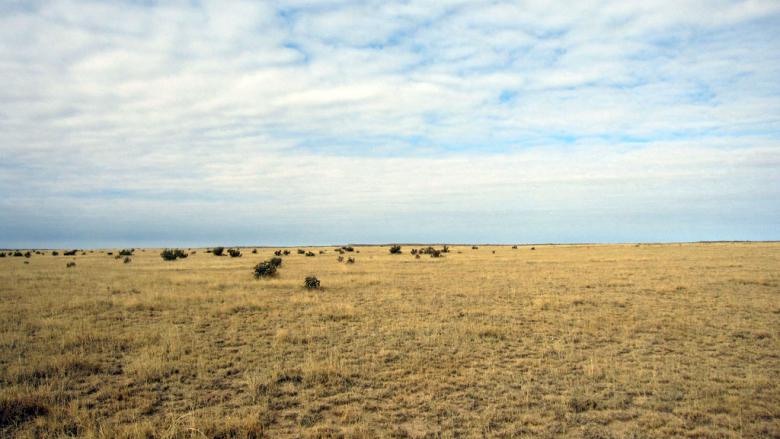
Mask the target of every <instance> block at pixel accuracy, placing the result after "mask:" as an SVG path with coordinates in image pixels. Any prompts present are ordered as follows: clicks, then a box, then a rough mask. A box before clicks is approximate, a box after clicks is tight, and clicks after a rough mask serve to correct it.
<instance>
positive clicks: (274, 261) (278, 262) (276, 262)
mask: <svg viewBox="0 0 780 439" xmlns="http://www.w3.org/2000/svg"><path fill="white" fill-rule="evenodd" d="M268 262H270V263H271V265H273V266H274V267H277V268H278V267H281V266H282V258H279V257H273V258H271V259H269V260H268Z"/></svg>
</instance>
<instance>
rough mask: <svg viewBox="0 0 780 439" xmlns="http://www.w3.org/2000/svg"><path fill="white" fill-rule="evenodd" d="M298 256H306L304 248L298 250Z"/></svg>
mask: <svg viewBox="0 0 780 439" xmlns="http://www.w3.org/2000/svg"><path fill="white" fill-rule="evenodd" d="M298 254H299V255H305V254H306V250H304V249H302V248H299V249H298Z"/></svg>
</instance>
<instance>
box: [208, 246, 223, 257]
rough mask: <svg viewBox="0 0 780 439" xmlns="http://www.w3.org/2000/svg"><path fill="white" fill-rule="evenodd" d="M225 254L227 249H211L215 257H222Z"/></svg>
mask: <svg viewBox="0 0 780 439" xmlns="http://www.w3.org/2000/svg"><path fill="white" fill-rule="evenodd" d="M223 253H225V247H214V248H213V249H211V254H213V255H214V256H222V254H223Z"/></svg>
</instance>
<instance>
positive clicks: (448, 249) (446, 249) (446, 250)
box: [441, 245, 450, 253]
mask: <svg viewBox="0 0 780 439" xmlns="http://www.w3.org/2000/svg"><path fill="white" fill-rule="evenodd" d="M441 252H442V253H449V252H450V246H448V245H445V246H444V247H442V249H441Z"/></svg>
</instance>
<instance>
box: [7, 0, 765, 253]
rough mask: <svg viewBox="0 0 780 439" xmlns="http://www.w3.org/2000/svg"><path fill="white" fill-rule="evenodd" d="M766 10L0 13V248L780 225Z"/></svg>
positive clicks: (270, 6) (176, 6) (483, 6)
mask: <svg viewBox="0 0 780 439" xmlns="http://www.w3.org/2000/svg"><path fill="white" fill-rule="evenodd" d="M778 41H780V4H779V3H777V2H775V1H739V2H732V1H723V2H698V1H679V0H678V1H673V2H672V1H670V2H577V3H576V5H571V4H565V5H564V4H560V5H557V6H556V5H551V4H550V3H549V2H524V3H518V2H506V3H502V2H494V1H486V2H481V1H469V2H447V3H446V4H445V2H438V1H420V2H385V1H382V2H330V1H322V2H319V1H305V2H304V1H287V2H278V3H276V2H245V3H238V2H216V1H214V2H198V3H192V2H181V3H171V2H165V3H161V4H150V3H149V2H130V1H128V2H111V3H107V2H84V1H71V2H68V1H57V2H37V3H28V2H19V3H13V2H11V3H6V4H4V5H2V6H0V78H2V80H3V87H1V88H0V209H2V216H1V217H0V246H56V245H82V246H85V245H95V246H100V245H122V244H135V245H155V244H156V245H208V244H216V243H225V244H271V245H273V244H291V243H332V242H347V241H350V242H389V241H449V242H458V241H460V242H466V241H481V242H485V241H488V242H523V241H525V242H543V241H553V242H583V241H610V242H611V241H643V240H661V241H667V240H698V239H780V235H778V230H780V220H778V218H780V202H778V200H780V177H779V176H780V80H779V79H778V78H780V58H778V56H777V55H778V53H780V43H778Z"/></svg>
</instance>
